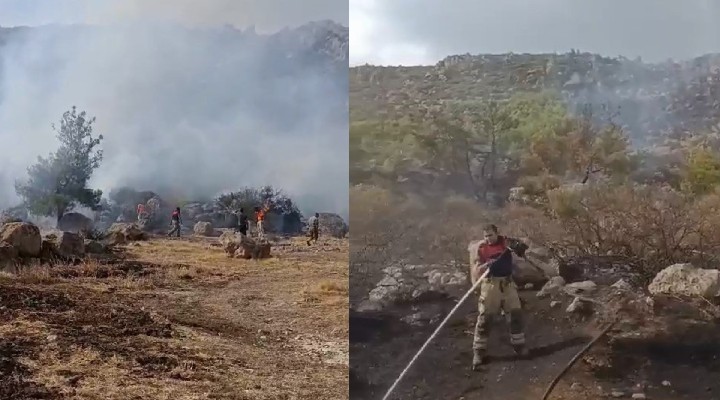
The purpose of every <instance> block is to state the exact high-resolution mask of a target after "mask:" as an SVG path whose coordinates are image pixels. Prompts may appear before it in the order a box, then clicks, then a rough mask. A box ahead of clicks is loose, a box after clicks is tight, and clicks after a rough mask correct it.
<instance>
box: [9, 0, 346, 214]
mask: <svg viewBox="0 0 720 400" xmlns="http://www.w3.org/2000/svg"><path fill="white" fill-rule="evenodd" d="M162 3H170V2H169V1H165V2H161V1H148V2H146V1H143V2H142V4H143V8H140V6H139V4H140V2H139V1H130V2H110V3H109V4H112V5H113V7H116V8H112V9H110V8H107V7H109V6H108V5H107V4H108V3H104V4H106V6H105V7H106V8H103V9H88V10H87V12H86V14H85V17H86V18H87V19H88V20H93V21H98V22H102V23H103V25H99V26H87V25H75V26H44V27H39V28H22V29H2V30H0V44H1V43H3V42H4V45H0V139H2V144H3V145H2V146H1V147H0V163H1V164H0V165H1V166H2V168H1V171H2V173H0V207H6V206H9V205H13V204H15V203H17V202H18V198H17V197H16V195H15V191H14V187H13V183H14V180H15V179H17V178H24V177H25V176H26V168H27V167H28V166H29V165H31V164H32V163H33V162H34V161H35V160H36V157H37V156H39V155H42V156H44V155H46V154H47V153H48V152H51V151H54V150H55V149H56V148H57V144H58V143H57V141H56V140H55V137H54V132H53V131H52V129H51V124H52V123H57V121H59V119H60V117H61V115H62V113H63V112H64V111H66V110H68V109H69V108H70V107H72V106H73V105H76V106H77V107H78V109H79V110H86V111H87V112H88V114H89V115H91V116H95V117H97V122H96V124H95V134H102V135H103V136H104V138H105V139H104V140H103V142H102V144H101V147H102V148H103V150H104V153H105V158H104V160H103V162H102V165H101V167H100V168H99V169H98V170H96V171H95V173H94V175H93V178H92V182H91V185H92V187H94V188H99V189H102V190H103V191H104V192H105V194H107V193H108V192H109V191H110V190H111V189H112V188H117V187H120V186H125V185H127V186H131V187H134V188H136V189H139V190H152V191H156V192H159V193H161V194H163V195H165V196H168V197H169V198H168V200H170V201H181V200H191V199H203V198H209V197H211V196H214V195H216V194H218V193H219V192H221V191H228V190H234V189H237V188H239V187H242V186H259V185H264V184H270V185H273V186H275V187H276V188H279V189H283V191H284V192H285V193H286V194H287V195H289V196H290V197H292V198H293V199H294V200H296V201H297V203H298V205H299V207H300V208H301V210H302V211H303V212H304V213H310V212H315V211H328V212H337V213H340V214H341V215H343V216H347V209H348V205H347V204H348V151H347V148H348V144H347V140H348V138H347V131H348V126H347V124H348V122H347V121H348V110H347V105H348V104H347V56H346V55H344V60H343V59H342V57H341V58H340V61H338V60H337V59H336V60H334V61H333V60H330V59H329V58H330V56H328V55H327V54H323V53H321V52H320V51H318V50H317V46H316V44H315V41H316V40H318V35H320V34H318V32H324V31H328V30H329V31H330V32H331V33H332V32H336V33H337V32H340V36H342V32H343V31H344V32H345V35H346V34H347V28H341V27H338V26H337V25H334V24H331V23H329V22H324V23H316V24H314V25H310V26H303V27H301V28H299V29H298V30H296V31H287V30H285V31H282V32H279V33H277V34H274V35H257V34H255V33H254V32H252V31H245V32H243V31H240V30H237V29H234V28H231V27H222V28H220V27H205V26H200V25H203V24H210V23H212V22H215V21H217V18H218V14H217V13H218V11H217V10H218V8H217V7H216V8H204V5H205V3H202V4H203V7H199V6H194V7H190V2H189V1H180V2H172V3H173V4H175V3H178V4H179V5H178V7H177V10H178V11H177V12H176V14H175V15H172V17H173V18H170V19H169V20H167V21H164V22H162V23H161V22H157V21H156V22H152V23H151V22H148V21H147V20H145V19H142V20H138V19H136V18H135V19H133V18H130V19H125V20H123V21H122V22H120V23H118V22H116V23H107V24H106V23H105V21H104V20H103V18H102V17H103V15H106V14H103V12H101V11H104V12H107V11H114V12H122V15H126V16H129V17H137V16H141V17H142V16H148V15H149V16H152V14H153V13H154V12H160V10H163V8H162V7H161V5H162ZM195 3H196V4H200V3H197V2H195ZM215 3H216V5H217V4H219V3H228V4H230V3H232V4H236V6H235V9H234V10H236V11H237V10H240V5H239V4H244V3H245V2H231V1H226V2H215ZM270 3H274V2H270ZM121 4H122V6H121ZM118 7H119V8H118ZM268 7H269V5H268ZM293 7H294V6H290V9H292V8H293ZM286 8H287V7H286ZM141 11H142V12H141ZM275 12H277V11H275ZM214 13H215V14H214ZM232 13H233V11H230V14H232ZM301 15H302V14H301ZM255 17H258V18H260V17H259V14H257V13H256V14H252V13H250V15H249V16H248V17H247V19H248V21H249V20H251V19H252V18H255ZM193 19H194V20H193ZM260 19H262V18H260ZM177 22H181V23H183V24H184V26H181V25H178V24H177ZM344 50H345V51H346V50H347V47H345V48H344ZM342 63H345V64H344V65H343V64H342Z"/></svg>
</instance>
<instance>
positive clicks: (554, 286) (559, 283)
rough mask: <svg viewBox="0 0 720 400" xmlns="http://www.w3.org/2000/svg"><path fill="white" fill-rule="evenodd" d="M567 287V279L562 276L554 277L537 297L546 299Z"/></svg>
mask: <svg viewBox="0 0 720 400" xmlns="http://www.w3.org/2000/svg"><path fill="white" fill-rule="evenodd" d="M564 285H565V279H563V278H562V277H561V276H554V277H552V278H550V280H549V281H548V282H547V283H546V284H545V286H543V287H542V289H540V291H539V292H538V293H537V297H546V296H550V295H552V294H555V293H558V292H559V291H560V289H562V287H563V286H564Z"/></svg>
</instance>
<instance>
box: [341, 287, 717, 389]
mask: <svg viewBox="0 0 720 400" xmlns="http://www.w3.org/2000/svg"><path fill="white" fill-rule="evenodd" d="M522 296H523V299H524V300H525V302H526V310H527V339H528V342H529V344H530V346H531V348H532V350H531V354H530V356H529V357H528V359H525V360H517V359H516V357H515V356H514V355H513V352H512V348H511V347H510V345H509V343H508V340H509V339H508V332H507V325H506V324H505V323H504V322H505V321H502V320H499V321H496V323H495V325H494V331H493V333H492V336H491V341H490V346H491V350H490V357H491V363H490V364H489V365H488V366H487V367H486V369H485V371H483V372H473V371H471V369H470V364H471V360H472V350H471V347H472V331H473V324H474V318H475V316H476V314H475V313H474V307H473V305H472V304H467V305H465V306H464V309H463V310H460V311H459V312H458V317H456V318H454V319H453V320H451V322H450V323H449V325H450V326H448V327H447V328H446V330H444V331H442V332H441V334H440V335H439V336H438V337H437V339H436V341H435V342H434V344H431V345H430V346H429V347H428V348H427V350H426V352H425V353H424V355H423V356H421V357H420V358H419V359H418V361H416V363H415V365H414V367H413V368H412V370H411V371H410V372H409V373H408V374H407V375H406V376H405V378H404V379H403V382H402V383H401V384H400V385H399V386H398V388H397V389H396V391H395V394H394V396H392V397H391V398H393V399H428V400H429V399H455V400H457V399H466V400H470V399H483V400H486V399H487V400H495V399H497V400H501V399H540V398H541V397H542V394H543V392H544V391H545V389H546V387H547V385H548V384H549V383H550V381H551V380H552V379H553V377H554V376H555V375H556V374H557V373H558V372H559V371H560V370H562V368H563V367H564V366H565V364H566V363H567V362H568V361H569V360H570V359H571V358H572V357H573V356H574V355H575V354H576V353H577V352H578V351H579V350H580V349H581V348H582V347H583V345H584V344H586V343H587V342H588V341H589V340H590V338H591V336H592V335H593V334H595V333H596V332H597V328H596V327H595V326H594V324H592V323H590V321H589V320H586V319H584V318H583V317H576V316H571V315H570V314H568V313H566V312H565V310H564V309H565V307H566V306H567V303H568V302H566V303H565V304H563V305H562V306H559V307H555V308H551V307H550V305H549V302H550V300H549V299H543V300H539V299H537V297H536V296H535V292H524V293H523V294H522ZM469 303H472V301H469ZM452 305H453V304H452V303H451V302H445V303H444V304H443V306H442V316H443V317H444V316H445V315H446V312H447V311H449V310H450V308H451V307H452ZM428 306H429V305H428ZM405 314H407V312H406V310H400V309H396V310H394V314H389V315H388V314H385V315H371V314H355V313H353V314H351V319H350V324H351V325H350V326H351V332H350V335H351V336H350V340H351V350H350V351H351V372H350V375H351V376H350V382H351V386H350V390H351V396H350V397H351V399H358V400H380V399H381V398H382V396H383V395H384V393H385V391H386V390H387V389H388V388H389V386H390V385H391V384H392V382H393V380H394V379H395V378H396V377H397V376H398V375H399V373H400V372H401V371H402V369H403V368H404V367H405V366H406V365H407V363H408V362H409V360H410V359H411V358H412V356H413V355H414V354H415V352H416V351H417V350H418V349H419V348H420V346H421V345H422V343H423V342H424V341H425V340H426V339H427V338H428V336H429V335H430V334H431V332H432V331H433V329H434V327H435V325H434V324H433V326H424V327H417V326H410V325H407V324H404V323H402V322H399V316H400V315H405ZM606 343H607V342H606V341H603V342H601V345H600V346H599V347H598V349H596V350H595V351H593V352H591V353H590V354H589V355H588V356H587V357H584V359H583V360H580V361H579V362H578V363H577V364H576V365H575V366H574V367H573V369H572V370H571V371H570V372H569V373H568V374H567V375H566V376H565V377H564V379H563V380H562V381H561V382H560V384H559V385H558V386H557V388H556V389H555V391H553V394H552V396H551V397H550V398H551V399H556V400H557V399H568V400H569V399H578V398H585V399H604V398H612V395H613V394H614V395H616V396H619V397H618V398H631V396H632V394H633V393H634V392H643V393H644V394H646V395H647V397H648V398H652V399H668V400H669V399H684V398H688V399H707V400H710V399H718V398H720V383H719V382H718V381H717V372H718V371H719V369H718V365H719V363H720V346H715V347H714V348H708V347H707V346H705V347H704V349H705V352H704V356H703V357H702V358H699V357H700V353H698V352H697V351H689V352H685V353H682V352H680V353H677V352H676V353H673V354H674V357H671V356H670V354H671V353H669V352H668V350H669V349H668V348H664V349H657V348H656V349H652V348H648V349H644V350H643V351H640V349H639V348H634V349H623V350H621V351H620V350H618V349H617V348H610V347H609V346H607V345H605V344H606ZM711 347H712V346H711ZM635 350H637V351H635ZM681 354H682V355H681ZM619 356H622V357H625V358H624V359H618V357H619ZM608 358H610V359H611V360H610V363H611V364H612V367H611V368H605V369H603V368H598V365H597V364H600V365H602V362H603V361H604V360H605V361H606V362H607V359H608ZM612 358H615V359H612ZM701 359H702V360H704V362H699V361H700V360H701ZM712 360H715V361H712ZM593 361H595V364H596V365H594V366H593V365H592V364H593ZM663 381H668V382H669V383H670V385H668V386H664V385H663ZM668 382H665V383H668Z"/></svg>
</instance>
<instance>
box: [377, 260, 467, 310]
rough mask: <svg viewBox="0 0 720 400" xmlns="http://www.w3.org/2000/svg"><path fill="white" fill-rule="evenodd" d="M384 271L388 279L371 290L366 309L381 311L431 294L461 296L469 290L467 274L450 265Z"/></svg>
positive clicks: (405, 267)
mask: <svg viewBox="0 0 720 400" xmlns="http://www.w3.org/2000/svg"><path fill="white" fill-rule="evenodd" d="M383 272H384V274H385V276H384V277H383V278H382V279H381V280H380V282H378V283H377V285H376V286H375V288H374V289H373V290H372V291H370V294H369V297H368V301H367V303H368V304H364V305H363V307H364V308H373V309H382V308H384V307H386V306H388V305H391V304H393V303H399V302H412V301H416V300H419V299H421V298H423V297H426V296H428V295H439V296H442V297H460V296H461V295H462V294H464V293H465V291H467V289H468V283H467V282H468V280H467V279H468V277H467V274H466V273H463V272H461V271H458V270H457V269H455V268H454V267H451V266H447V265H436V264H431V265H398V266H390V267H387V268H385V269H384V270H383Z"/></svg>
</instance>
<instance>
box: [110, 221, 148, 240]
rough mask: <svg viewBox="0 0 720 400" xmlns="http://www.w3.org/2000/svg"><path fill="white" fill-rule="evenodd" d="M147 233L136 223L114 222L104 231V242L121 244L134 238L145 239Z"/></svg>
mask: <svg viewBox="0 0 720 400" xmlns="http://www.w3.org/2000/svg"><path fill="white" fill-rule="evenodd" d="M145 239H147V235H146V234H145V232H143V231H142V230H141V229H140V228H139V227H138V226H137V225H136V224H130V223H122V222H116V223H114V224H112V226H110V228H108V230H107V232H106V233H105V242H106V244H109V245H117V244H123V243H127V242H132V241H136V240H145Z"/></svg>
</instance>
